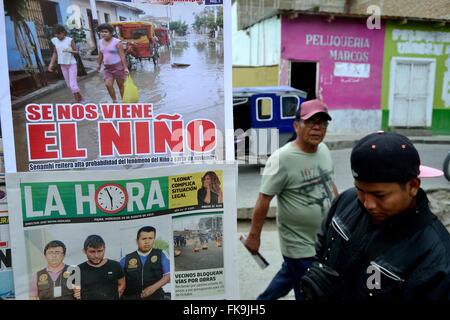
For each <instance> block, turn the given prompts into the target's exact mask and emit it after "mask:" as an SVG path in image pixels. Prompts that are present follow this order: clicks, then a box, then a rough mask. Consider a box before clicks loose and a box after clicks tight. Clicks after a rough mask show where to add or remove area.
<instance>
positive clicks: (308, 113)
mask: <svg viewBox="0 0 450 320" xmlns="http://www.w3.org/2000/svg"><path fill="white" fill-rule="evenodd" d="M317 113H323V114H325V115H326V117H327V118H328V120H331V116H330V115H329V114H328V107H327V106H326V104H325V103H324V102H323V101H322V100H319V99H314V100H309V101H305V102H303V103H302V104H301V106H300V109H299V111H298V112H297V115H296V119H297V120H300V119H302V120H308V119H309V118H311V117H312V116H313V115H315V114H317Z"/></svg>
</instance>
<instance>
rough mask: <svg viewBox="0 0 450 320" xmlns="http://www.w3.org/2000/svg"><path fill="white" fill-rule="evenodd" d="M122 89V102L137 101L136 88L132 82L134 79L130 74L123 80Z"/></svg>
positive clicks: (137, 93)
mask: <svg viewBox="0 0 450 320" xmlns="http://www.w3.org/2000/svg"><path fill="white" fill-rule="evenodd" d="M123 91H124V92H123V99H122V102H123V103H136V102H138V101H139V92H138V88H137V87H136V85H135V84H134V81H133V79H132V78H131V76H130V75H128V77H127V79H126V80H125V84H124V90H123Z"/></svg>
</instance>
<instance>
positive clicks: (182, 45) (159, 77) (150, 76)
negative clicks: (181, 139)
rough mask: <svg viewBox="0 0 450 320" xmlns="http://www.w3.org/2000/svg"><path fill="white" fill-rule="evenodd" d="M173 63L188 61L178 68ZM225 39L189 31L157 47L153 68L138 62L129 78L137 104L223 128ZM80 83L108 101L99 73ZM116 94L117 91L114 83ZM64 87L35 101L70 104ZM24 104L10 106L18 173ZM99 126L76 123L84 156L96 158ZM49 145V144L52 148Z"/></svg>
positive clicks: (97, 99)
mask: <svg viewBox="0 0 450 320" xmlns="http://www.w3.org/2000/svg"><path fill="white" fill-rule="evenodd" d="M173 63H182V64H189V66H188V67H183V68H176V67H173V66H172V64H173ZM223 68H224V65H223V42H222V39H220V41H219V40H211V39H209V38H208V37H207V35H198V34H188V35H187V36H185V37H175V38H173V39H172V43H171V48H170V50H167V48H161V50H160V59H159V61H158V65H157V66H156V67H155V66H154V65H153V62H152V61H143V62H142V63H138V64H137V68H136V70H133V71H132V72H131V76H132V78H133V80H134V82H135V84H136V86H137V87H138V89H139V102H145V103H152V104H153V110H154V111H153V115H154V116H155V115H157V114H159V113H169V114H174V113H179V114H181V115H182V117H183V119H184V121H185V124H186V123H187V122H188V121H190V120H192V119H205V118H206V119H212V120H213V121H214V122H215V123H216V126H217V129H218V130H221V131H222V132H223V130H224V90H223V88H224V77H223V70H224V69H223ZM78 85H79V87H80V90H81V94H82V95H83V97H84V98H85V100H86V103H96V104H99V103H109V102H112V100H111V98H110V97H109V95H108V92H107V90H106V87H105V85H104V83H103V77H102V74H101V73H98V74H95V75H94V76H92V77H89V78H87V79H84V80H79V81H78ZM115 89H116V95H117V96H118V97H119V96H120V94H119V89H118V88H117V87H115ZM73 102H74V99H73V97H72V94H71V92H70V91H69V89H68V88H63V89H60V90H57V91H54V92H52V93H50V94H48V95H47V96H44V97H41V98H39V99H36V100H34V101H33V103H52V104H56V103H73ZM24 107H25V105H23V106H20V107H15V108H14V110H13V119H14V129H15V140H16V158H17V159H16V161H17V169H18V170H19V171H27V170H28V157H27V154H28V150H27V144H26V128H25V124H26V120H25V114H24ZM97 141H98V135H97V124H96V122H93V121H81V122H79V123H78V144H79V146H80V147H82V148H87V149H88V159H87V160H92V159H97V158H98V146H97V145H98V142H97ZM51 148H52V147H50V149H51Z"/></svg>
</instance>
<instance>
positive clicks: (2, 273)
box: [0, 203, 14, 299]
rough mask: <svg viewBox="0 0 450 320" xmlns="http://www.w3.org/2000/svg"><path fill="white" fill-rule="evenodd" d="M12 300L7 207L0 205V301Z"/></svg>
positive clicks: (12, 284)
mask: <svg viewBox="0 0 450 320" xmlns="http://www.w3.org/2000/svg"><path fill="white" fill-rule="evenodd" d="M11 298H14V283H13V270H12V257H11V241H10V239H9V218H8V206H7V204H5V203H0V299H11Z"/></svg>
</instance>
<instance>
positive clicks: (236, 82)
mask: <svg viewBox="0 0 450 320" xmlns="http://www.w3.org/2000/svg"><path fill="white" fill-rule="evenodd" d="M277 85H278V66H271V67H233V87H234V88H237V87H259V86H277Z"/></svg>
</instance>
